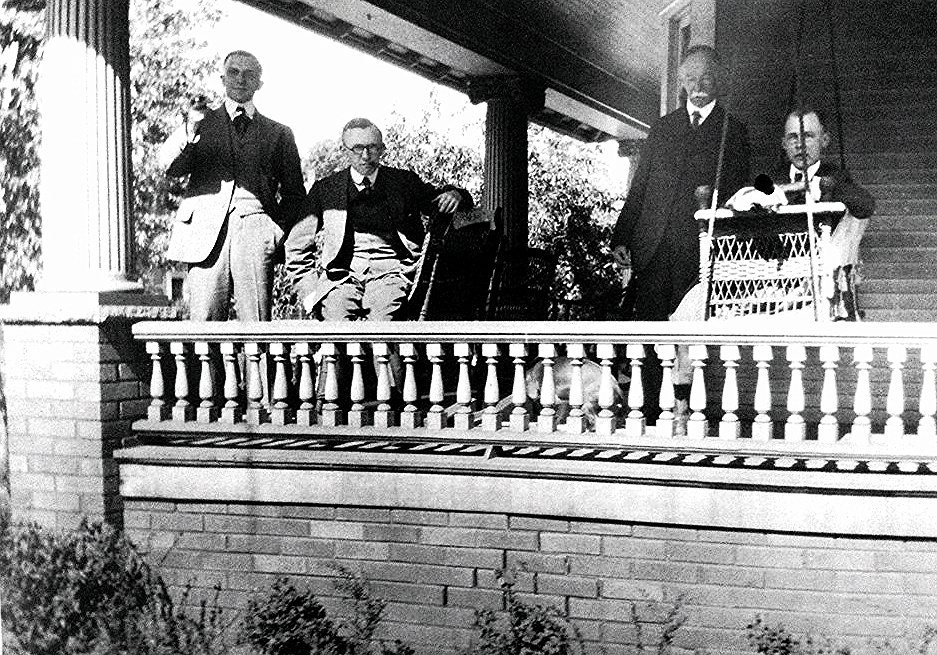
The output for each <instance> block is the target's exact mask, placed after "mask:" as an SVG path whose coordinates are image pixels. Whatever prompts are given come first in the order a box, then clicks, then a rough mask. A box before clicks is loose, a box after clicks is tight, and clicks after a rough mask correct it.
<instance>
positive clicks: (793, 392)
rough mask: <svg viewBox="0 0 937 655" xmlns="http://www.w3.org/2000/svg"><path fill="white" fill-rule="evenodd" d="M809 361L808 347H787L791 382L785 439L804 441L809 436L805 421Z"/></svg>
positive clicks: (788, 393)
mask: <svg viewBox="0 0 937 655" xmlns="http://www.w3.org/2000/svg"><path fill="white" fill-rule="evenodd" d="M805 361H807V349H806V348H804V346H801V345H793V346H788V347H787V362H788V366H790V369H791V384H790V386H789V387H788V390H787V411H788V417H787V422H786V423H785V424H784V439H785V441H803V440H804V439H806V438H807V424H806V422H805V421H804V415H803V413H802V412H803V411H804V407H805V406H806V399H805V397H804V376H803V372H804V362H805Z"/></svg>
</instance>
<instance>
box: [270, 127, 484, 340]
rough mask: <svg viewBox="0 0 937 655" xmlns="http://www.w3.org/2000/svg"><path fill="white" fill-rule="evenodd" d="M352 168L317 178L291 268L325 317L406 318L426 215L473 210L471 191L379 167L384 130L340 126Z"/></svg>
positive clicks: (290, 255) (314, 311)
mask: <svg viewBox="0 0 937 655" xmlns="http://www.w3.org/2000/svg"><path fill="white" fill-rule="evenodd" d="M342 149H343V152H344V154H345V157H346V159H347V161H348V168H345V169H343V170H341V171H339V172H337V173H333V174H332V175H330V176H328V177H326V178H323V179H321V180H318V181H317V182H316V183H315V184H313V185H312V188H311V189H310V190H309V193H308V194H307V196H306V200H305V204H304V207H303V212H302V214H301V215H302V216H304V217H305V218H303V219H302V220H300V222H299V223H297V224H296V226H295V227H294V228H293V230H292V231H291V232H290V234H289V237H288V238H287V240H286V269H287V274H288V276H289V278H290V280H291V282H292V284H293V286H294V288H295V289H296V291H297V295H298V296H299V298H300V300H301V301H302V304H303V308H304V310H305V312H306V313H307V314H308V315H312V316H315V317H316V318H319V319H321V320H326V321H353V320H372V321H390V320H397V319H399V318H401V314H402V312H403V310H404V305H405V303H406V300H407V295H408V293H409V291H410V287H411V285H412V280H413V274H414V272H415V270H416V265H417V262H418V259H419V256H420V251H421V248H422V246H423V237H424V235H425V229H424V223H423V219H422V216H424V215H427V216H429V215H432V214H434V213H436V212H439V213H447V214H448V213H452V212H454V211H456V210H467V209H471V208H472V205H473V201H472V197H471V196H470V195H469V193H468V192H467V191H465V190H464V189H458V188H456V187H453V186H445V187H442V188H437V187H434V186H433V185H431V184H428V183H426V182H424V181H423V180H421V179H420V178H419V176H417V175H416V173H413V172H412V171H408V170H403V169H399V168H392V167H390V166H381V157H382V156H383V155H384V150H385V148H384V141H383V135H382V134H381V131H380V130H379V129H378V128H377V126H376V125H375V124H374V123H372V122H371V121H369V120H368V119H366V118H355V119H352V120H351V121H349V122H348V123H347V124H346V125H345V127H344V128H343V129H342Z"/></svg>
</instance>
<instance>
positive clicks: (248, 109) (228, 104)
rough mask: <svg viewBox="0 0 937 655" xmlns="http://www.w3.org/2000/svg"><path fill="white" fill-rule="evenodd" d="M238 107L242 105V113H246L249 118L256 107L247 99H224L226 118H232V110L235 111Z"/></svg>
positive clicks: (255, 111)
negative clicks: (243, 100) (245, 100)
mask: <svg viewBox="0 0 937 655" xmlns="http://www.w3.org/2000/svg"><path fill="white" fill-rule="evenodd" d="M238 107H244V113H245V114H247V117H248V118H250V119H251V120H253V119H254V114H256V113H257V108H256V107H254V101H253V100H248V101H247V102H235V101H234V100H232V99H231V98H225V99H224V108H225V111H227V112H228V118H230V119H231V120H234V112H235V111H237V108H238Z"/></svg>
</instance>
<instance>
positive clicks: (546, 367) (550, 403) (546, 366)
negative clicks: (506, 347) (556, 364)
mask: <svg viewBox="0 0 937 655" xmlns="http://www.w3.org/2000/svg"><path fill="white" fill-rule="evenodd" d="M537 354H538V355H539V356H540V363H541V364H542V365H543V380H541V382H540V414H539V415H538V416H537V431H538V432H540V433H542V434H550V433H552V432H556V381H555V380H554V377H553V359H554V358H555V357H556V346H555V345H554V344H552V343H542V344H540V345H539V346H538V347H537Z"/></svg>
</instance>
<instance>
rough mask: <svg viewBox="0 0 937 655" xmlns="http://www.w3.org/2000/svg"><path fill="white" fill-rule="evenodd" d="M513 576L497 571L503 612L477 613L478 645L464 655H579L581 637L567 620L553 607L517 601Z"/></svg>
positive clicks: (488, 611)
mask: <svg viewBox="0 0 937 655" xmlns="http://www.w3.org/2000/svg"><path fill="white" fill-rule="evenodd" d="M513 577H514V576H513V574H507V573H506V572H505V571H498V578H499V583H500V585H501V593H502V595H503V600H504V607H505V611H504V612H496V611H493V610H488V609H485V610H478V611H476V612H475V626H476V627H477V628H478V630H479V637H478V642H477V643H476V644H474V645H473V646H472V647H471V648H469V649H468V650H465V651H464V655H570V654H571V653H577V652H578V653H582V652H583V646H582V637H581V636H580V635H579V631H578V630H577V629H576V626H574V625H573V624H572V623H570V621H569V618H567V616H566V615H565V614H563V613H562V612H560V611H559V610H558V609H556V608H555V607H545V606H543V605H539V604H536V603H528V602H525V601H523V600H521V599H520V598H518V597H517V594H516V592H515V591H514V580H513Z"/></svg>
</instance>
